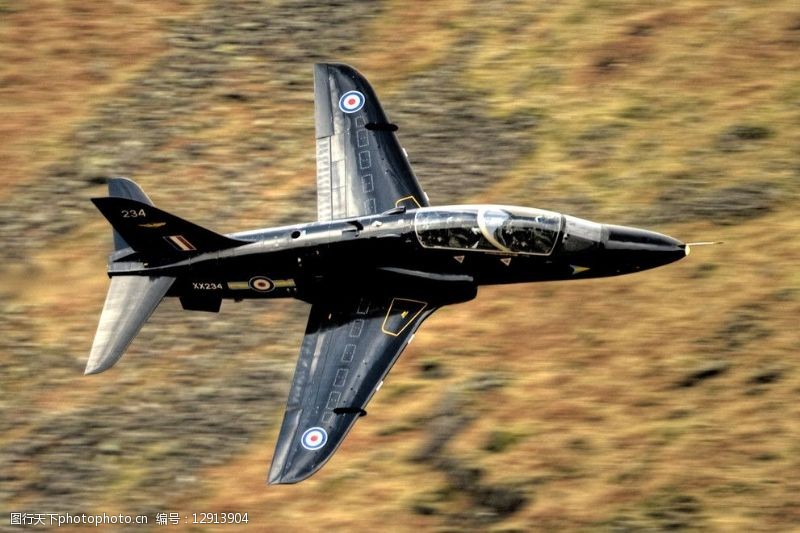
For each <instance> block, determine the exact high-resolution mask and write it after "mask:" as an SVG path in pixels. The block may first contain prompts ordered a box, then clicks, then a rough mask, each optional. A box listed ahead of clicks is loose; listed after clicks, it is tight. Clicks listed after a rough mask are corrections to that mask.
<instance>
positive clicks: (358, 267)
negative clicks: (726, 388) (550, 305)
mask: <svg viewBox="0 0 800 533" xmlns="http://www.w3.org/2000/svg"><path fill="white" fill-rule="evenodd" d="M230 237H233V238H237V239H241V240H247V241H252V242H251V243H250V244H246V245H244V246H240V247H237V248H232V249H228V250H221V251H217V252H213V253H205V254H200V255H196V256H192V257H189V258H187V259H185V260H182V261H177V262H174V263H171V264H167V265H159V266H153V265H148V266H147V267H146V268H145V269H144V270H142V269H141V268H136V269H132V270H128V269H126V265H127V264H126V263H121V264H115V263H113V262H112V263H111V264H110V270H109V274H110V275H125V274H128V275H131V274H143V273H145V272H148V273H152V274H153V275H166V276H173V277H176V278H177V280H176V282H175V284H174V285H173V287H172V288H171V289H170V292H169V293H168V295H169V296H179V297H182V301H183V302H184V306H185V307H187V308H190V309H191V308H196V309H198V310H216V309H217V308H218V304H217V305H216V306H215V305H214V302H215V301H219V300H221V299H234V300H241V299H245V298H285V297H294V298H300V299H303V300H306V301H313V300H314V299H315V295H317V294H318V293H321V292H325V293H329V292H331V291H333V292H336V291H347V290H348V288H352V287H353V286H354V284H359V283H368V282H369V283H373V284H396V283H402V281H403V280H404V279H405V280H409V281H411V280H413V282H414V284H419V282H420V281H425V280H428V281H430V282H435V283H446V282H448V281H451V282H453V283H461V284H471V285H475V286H479V285H493V284H503V283H520V282H535V281H553V280H567V279H585V278H594V277H606V276H614V275H620V274H627V273H631V272H636V271H640V270H646V269H649V268H654V267H657V266H660V265H664V264H667V263H671V262H673V261H676V260H678V259H680V258H682V257H684V256H685V255H686V253H687V250H686V246H685V245H684V244H683V243H681V242H680V241H678V240H676V239H673V238H671V237H668V236H666V235H662V234H660V233H655V232H651V231H646V230H641V229H637V228H629V227H624V226H612V225H605V224H598V223H595V222H590V221H588V220H583V219H579V218H576V217H572V216H569V215H561V214H559V213H553V212H550V211H542V210H533V209H528V208H519V207H508V206H493V205H479V206H472V205H465V206H446V207H435V208H433V207H430V208H421V209H412V210H401V209H398V210H397V211H396V212H388V213H384V214H379V215H372V216H365V217H359V218H353V219H346V220H334V221H326V222H314V223H310V224H300V225H295V226H284V227H277V228H267V229H262V230H256V231H249V232H241V233H235V234H231V235H230ZM192 302H195V303H197V304H198V305H196V306H195V307H192ZM204 303H210V304H211V307H210V308H207V307H205V306H204Z"/></svg>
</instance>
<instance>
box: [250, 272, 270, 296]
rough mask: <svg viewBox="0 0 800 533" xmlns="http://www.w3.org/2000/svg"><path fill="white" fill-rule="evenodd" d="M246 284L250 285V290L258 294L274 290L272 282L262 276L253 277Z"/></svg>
mask: <svg viewBox="0 0 800 533" xmlns="http://www.w3.org/2000/svg"><path fill="white" fill-rule="evenodd" d="M248 283H249V284H250V288H251V289H253V290H254V291H258V292H269V291H271V290H272V289H274V288H275V284H274V283H273V282H272V280H271V279H269V278H265V277H264V276H255V277H253V278H250V281H249V282H248Z"/></svg>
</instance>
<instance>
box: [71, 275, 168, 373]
mask: <svg viewBox="0 0 800 533" xmlns="http://www.w3.org/2000/svg"><path fill="white" fill-rule="evenodd" d="M173 281H175V278H170V277H147V276H115V277H112V278H111V286H110V287H109V289H108V295H107V296H106V303H105V305H103V313H102V314H101V315H100V324H99V325H98V326H97V333H96V334H95V337H94V344H92V351H91V353H90V354H89V362H88V363H87V364H86V371H85V372H84V373H85V374H97V373H99V372H102V371H104V370H108V369H109V368H111V367H112V366H114V363H116V362H117V361H118V360H119V358H120V357H122V354H123V353H125V350H126V349H127V348H128V345H129V344H130V343H131V341H132V340H133V338H134V337H135V336H136V334H137V333H139V330H140V329H142V326H143V325H144V323H145V322H147V319H148V318H150V315H152V314H153V311H155V309H156V307H158V304H159V303H160V302H161V299H162V298H164V295H165V294H166V293H167V291H168V290H169V288H170V287H171V286H172V282H173Z"/></svg>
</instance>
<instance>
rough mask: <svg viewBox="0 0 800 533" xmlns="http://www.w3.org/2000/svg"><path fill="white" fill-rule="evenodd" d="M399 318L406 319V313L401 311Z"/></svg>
mask: <svg viewBox="0 0 800 533" xmlns="http://www.w3.org/2000/svg"><path fill="white" fill-rule="evenodd" d="M400 316H401V317H403V318H405V317H407V316H408V311H403V312H402V313H400Z"/></svg>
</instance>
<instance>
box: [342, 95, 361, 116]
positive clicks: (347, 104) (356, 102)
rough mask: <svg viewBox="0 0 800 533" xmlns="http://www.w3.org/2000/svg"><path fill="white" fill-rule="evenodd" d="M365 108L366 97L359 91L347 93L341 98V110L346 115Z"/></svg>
mask: <svg viewBox="0 0 800 533" xmlns="http://www.w3.org/2000/svg"><path fill="white" fill-rule="evenodd" d="M362 107H364V95H363V94H361V93H360V92H358V91H347V92H346V93H344V94H343V95H342V97H341V98H339V109H341V110H342V111H344V112H345V113H355V112H356V111H358V110H359V109H361V108H362Z"/></svg>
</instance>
